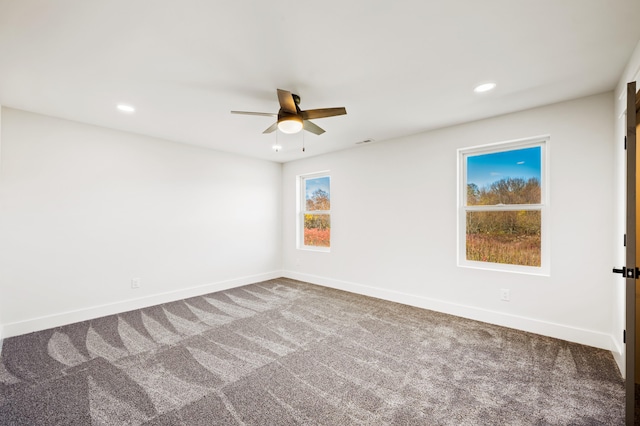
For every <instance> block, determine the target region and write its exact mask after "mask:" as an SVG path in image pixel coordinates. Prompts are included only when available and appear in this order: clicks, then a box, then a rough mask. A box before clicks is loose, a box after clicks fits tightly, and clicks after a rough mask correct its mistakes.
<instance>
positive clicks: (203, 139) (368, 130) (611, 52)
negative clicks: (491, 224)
mask: <svg viewBox="0 0 640 426" xmlns="http://www.w3.org/2000/svg"><path fill="white" fill-rule="evenodd" d="M639 39H640V1H638V0H484V1H478V0H451V1H444V0H437V1H436V0H417V1H411V0H404V1H371V0H323V1H321V2H317V1H316V2H310V1H306V0H270V1H261V0H228V1H220V0H181V1H177V0H174V1H170V0H102V1H100V0H0V104H2V105H4V106H9V107H13V108H19V109H24V110H28V111H34V112H38V113H42V114H47V115H52V116H57V117H62V118H66V119H71V120H76V121H80V122H85V123H91V124H96V125H100V126H105V127H110V128H114V129H121V130H125V131H130V132H135V133H140V134H145V135H150V136H155V137H159V138H164V139H169V140H173V141H178V142H184V143H189V144H194V145H200V146H204V147H209V148H213V149H216V150H222V151H228V152H233V153H238V154H242V155H247V156H251V157H255V158H261V159H267V160H272V161H278V162H286V161H291V160H294V159H298V158H303V157H305V156H307V157H308V156H312V155H317V154H320V153H325V152H329V151H335V150H339V149H344V148H352V147H355V146H356V145H355V143H356V142H359V141H362V140H364V139H374V140H375V141H382V140H385V139H391V138H394V137H398V136H404V135H409V134H415V133H419V132H423V131H426V130H430V129H434V128H439V127H444V126H448V125H452V124H457V123H462V122H467V121H472V120H476V119H481V118H486V117H490V116H495V115H499V114H504V113H508V112H512V111H517V110H522V109H526V108H531V107H535V106H539V105H545V104H549V103H554V102H558V101H563V100H567V99H573V98H577V97H582V96H586V95H591V94H596V93H602V92H605V91H608V90H612V89H613V88H614V86H615V84H616V82H617V79H618V78H619V77H620V75H621V73H622V71H623V68H624V66H625V65H626V62H627V60H628V59H629V56H630V55H631V52H632V51H633V48H634V47H635V46H636V43H637V42H638V40H639ZM485 81H495V82H496V83H497V84H498V86H497V88H496V90H494V91H493V92H491V93H488V94H484V95H478V94H475V93H474V92H473V90H472V89H473V87H474V86H475V85H476V84H478V83H481V82H485ZM277 88H281V89H285V90H290V91H292V92H294V93H297V94H299V95H300V97H301V98H302V100H301V103H300V106H301V108H302V109H315V108H325V107H340V106H344V107H346V109H347V115H346V116H340V117H331V118H324V119H319V120H315V121H314V122H315V123H316V124H318V125H320V126H321V127H323V128H324V129H325V130H326V133H325V134H323V135H321V136H316V135H313V134H311V133H308V132H304V142H305V145H306V152H304V153H303V152H302V149H301V148H302V134H297V135H293V136H286V135H282V134H278V136H277V137H278V139H279V141H280V142H281V143H282V144H283V146H284V148H283V150H282V151H280V152H278V153H276V152H273V150H272V149H271V146H272V145H273V144H274V143H275V142H276V133H272V134H269V135H263V134H262V131H263V130H264V129H266V128H267V127H269V125H271V124H272V123H273V121H274V119H272V118H270V117H260V116H244V115H231V114H230V112H229V111H231V110H244V111H259V112H277V110H278V108H279V106H278V101H277V97H276V89H277ZM118 103H128V104H131V105H134V106H135V107H136V108H137V112H136V113H135V114H123V113H120V112H118V111H117V110H116V104H118ZM285 136H286V137H285Z"/></svg>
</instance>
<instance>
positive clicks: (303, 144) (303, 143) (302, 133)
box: [302, 132, 304, 152]
mask: <svg viewBox="0 0 640 426" xmlns="http://www.w3.org/2000/svg"><path fill="white" fill-rule="evenodd" d="M302 152H304V132H302Z"/></svg>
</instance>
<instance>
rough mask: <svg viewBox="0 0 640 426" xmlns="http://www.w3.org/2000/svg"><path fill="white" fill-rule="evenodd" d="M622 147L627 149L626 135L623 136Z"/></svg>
mask: <svg viewBox="0 0 640 426" xmlns="http://www.w3.org/2000/svg"><path fill="white" fill-rule="evenodd" d="M624 149H625V150H626V149H627V137H626V136H625V137H624Z"/></svg>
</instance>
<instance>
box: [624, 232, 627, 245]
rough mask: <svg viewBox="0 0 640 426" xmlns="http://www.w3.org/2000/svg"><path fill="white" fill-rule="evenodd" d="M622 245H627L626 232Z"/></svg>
mask: <svg viewBox="0 0 640 426" xmlns="http://www.w3.org/2000/svg"><path fill="white" fill-rule="evenodd" d="M624 246H625V247H626V246H627V234H624Z"/></svg>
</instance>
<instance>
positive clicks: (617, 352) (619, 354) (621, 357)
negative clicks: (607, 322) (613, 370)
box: [611, 336, 626, 377]
mask: <svg viewBox="0 0 640 426" xmlns="http://www.w3.org/2000/svg"><path fill="white" fill-rule="evenodd" d="M618 343H620V342H618V341H617V340H616V339H614V338H613V336H611V348H612V349H611V353H612V354H613V359H614V360H615V362H616V364H618V370H620V374H621V375H622V377H624V375H625V372H626V365H625V354H624V350H623V347H620V345H619V344H618Z"/></svg>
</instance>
